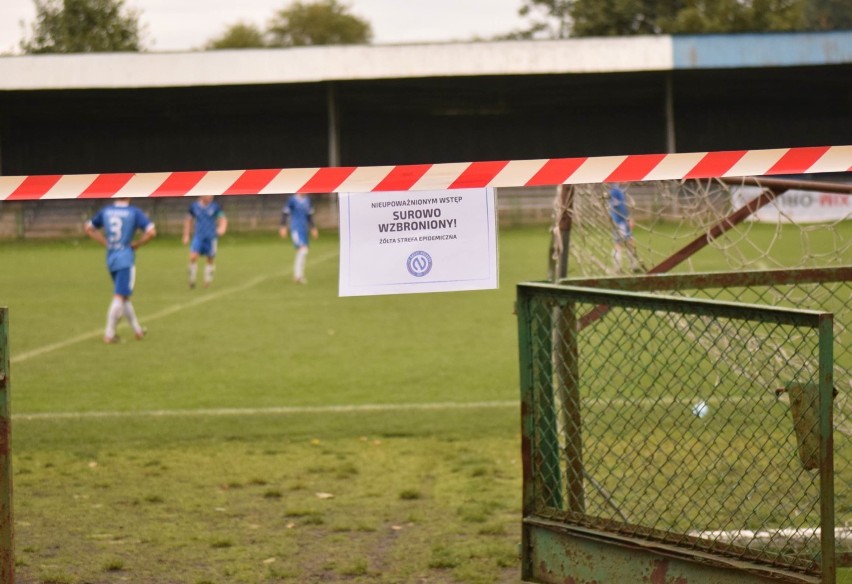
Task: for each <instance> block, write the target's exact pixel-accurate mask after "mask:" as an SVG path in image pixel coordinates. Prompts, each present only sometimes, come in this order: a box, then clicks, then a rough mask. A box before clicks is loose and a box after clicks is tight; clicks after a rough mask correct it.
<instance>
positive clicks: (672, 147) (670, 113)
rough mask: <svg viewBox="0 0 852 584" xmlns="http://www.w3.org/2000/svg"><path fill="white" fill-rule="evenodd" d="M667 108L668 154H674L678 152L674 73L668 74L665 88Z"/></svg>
mask: <svg viewBox="0 0 852 584" xmlns="http://www.w3.org/2000/svg"><path fill="white" fill-rule="evenodd" d="M665 108H666V152H667V153H669V154H673V153H675V152H677V142H676V140H675V118H674V81H673V80H672V72H671V71H669V72H667V73H666V86H665Z"/></svg>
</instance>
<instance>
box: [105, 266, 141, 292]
mask: <svg viewBox="0 0 852 584" xmlns="http://www.w3.org/2000/svg"><path fill="white" fill-rule="evenodd" d="M109 274H110V276H112V281H113V283H114V284H115V293H116V294H117V295H119V296H130V295H132V294H133V284H134V283H135V280H136V266H131V267H129V268H124V269H121V270H114V271H111V272H110V273H109Z"/></svg>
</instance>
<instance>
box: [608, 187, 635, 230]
mask: <svg viewBox="0 0 852 584" xmlns="http://www.w3.org/2000/svg"><path fill="white" fill-rule="evenodd" d="M609 215H610V217H612V221H613V223H615V224H616V225H619V226H620V225H628V226H629V224H630V209H628V208H627V197H626V196H625V194H624V191H622V190H621V189H620V188H618V187H612V188H611V189H610V191H609Z"/></svg>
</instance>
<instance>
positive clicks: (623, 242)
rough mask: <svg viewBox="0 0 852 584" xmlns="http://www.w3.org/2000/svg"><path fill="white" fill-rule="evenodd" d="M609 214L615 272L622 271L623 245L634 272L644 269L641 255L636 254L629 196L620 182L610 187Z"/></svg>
mask: <svg viewBox="0 0 852 584" xmlns="http://www.w3.org/2000/svg"><path fill="white" fill-rule="evenodd" d="M609 215H610V218H611V219H612V224H613V230H612V239H613V249H612V263H613V267H614V268H615V272H616V273H618V272H620V271H621V249H622V247H625V248H627V257H628V258H629V259H630V269H631V270H632V271H633V272H634V273H637V272H640V271H642V270H641V269H640V266H639V256H637V255H636V240H635V239H633V219H632V218H631V217H630V209H628V207H627V196H626V195H625V194H624V190H622V188H621V186H619V185H618V184H614V185H612V187H611V188H610V189H609Z"/></svg>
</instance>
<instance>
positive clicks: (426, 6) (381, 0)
mask: <svg viewBox="0 0 852 584" xmlns="http://www.w3.org/2000/svg"><path fill="white" fill-rule="evenodd" d="M521 2H522V0H344V4H346V5H347V6H349V7H350V11H351V12H352V14H355V15H356V16H358V17H361V18H363V19H365V20H367V21H368V22H370V24H371V25H372V26H373V35H374V39H373V41H374V42H375V43H413V42H435V41H450V40H469V39H471V38H473V37H475V36H479V37H483V38H486V37H490V36H494V35H496V34H502V33H506V32H509V31H511V30H514V29H517V28H520V26H521V24H522V21H521V19H520V17H519V16H518V8H520V6H521ZM288 4H290V0H125V5H126V6H128V7H132V8H135V9H137V10H139V11H140V13H141V17H140V21H141V23H142V24H143V26H144V27H145V29H146V37H145V38H146V47H147V48H148V49H149V50H152V51H181V50H187V49H194V48H198V47H200V46H202V45H203V44H204V43H205V42H206V41H207V40H209V39H210V38H211V37H213V36H216V35H218V34H219V33H221V32H222V30H224V28H225V26H227V25H228V24H231V23H234V22H236V21H239V20H242V21H245V22H251V23H254V24H257V25H258V26H261V27H262V26H264V25H265V23H266V21H267V20H268V19H269V17H270V16H271V15H272V14H273V13H274V12H275V11H276V10H277V9H279V8H282V7H284V6H286V5H288ZM34 17H35V8H34V4H33V0H0V53H8V52H18V45H19V42H20V40H21V38H22V37H23V36H25V34H24V31H26V33H27V34H29V30H30V24H31V23H32V21H33V20H34ZM22 21H23V22H25V23H26V28H22V26H21V22H22Z"/></svg>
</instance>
